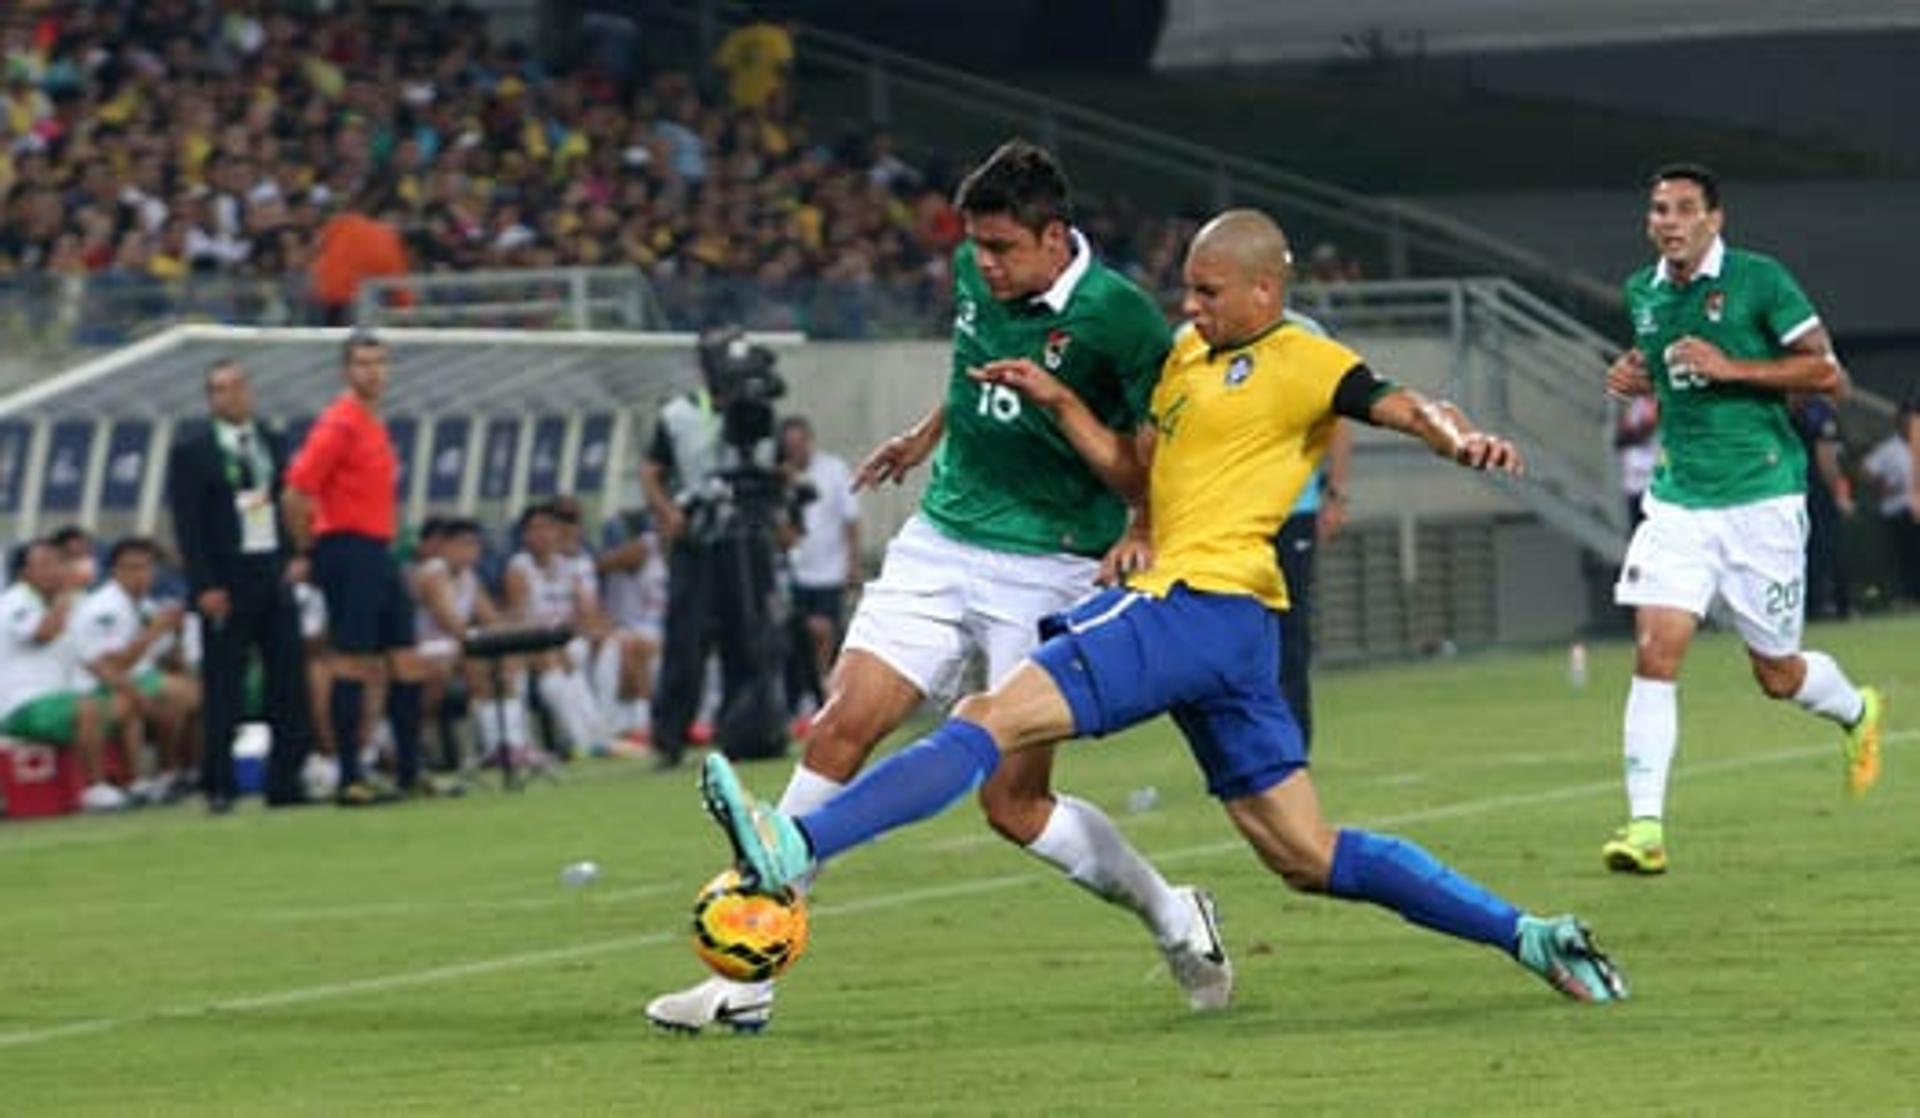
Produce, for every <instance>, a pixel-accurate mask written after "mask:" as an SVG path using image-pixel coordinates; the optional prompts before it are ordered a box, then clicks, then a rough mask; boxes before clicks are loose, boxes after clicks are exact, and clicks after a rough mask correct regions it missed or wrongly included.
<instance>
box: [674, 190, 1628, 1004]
mask: <svg viewBox="0 0 1920 1118" xmlns="http://www.w3.org/2000/svg"><path fill="white" fill-rule="evenodd" d="M1291 263H1292V257H1291V255H1290V253H1289V252H1288V249H1287V242H1286V238H1285V237H1284V236H1283V235H1282V233H1281V231H1280V229H1279V227H1278V226H1276V225H1275V224H1274V223H1273V221H1272V220H1271V219H1269V218H1268V217H1266V216H1265V215H1264V214H1261V213H1259V212H1257V211H1253V210H1233V211H1229V212H1228V213H1225V214H1222V215H1220V216H1219V217H1217V218H1215V219H1214V220H1213V221H1211V222H1209V223H1208V224H1207V225H1206V226H1205V227H1204V228H1202V229H1201V230H1200V232H1199V234H1198V235H1196V236H1195V238H1194V241H1193V244H1192V246H1191V248H1190V249H1189V251H1188V254H1187V260H1186V269H1185V275H1186V288H1187V293H1186V299H1185V302H1184V304H1183V309H1184V311H1185V313H1186V315H1187V317H1188V319H1189V320H1190V321H1189V324H1188V325H1187V326H1185V327H1183V328H1182V329H1181V331H1180V332H1179V334H1178V335H1177V336H1176V337H1175V339H1174V346H1173V351H1172V353H1170V354H1169V355H1168V357H1167V360H1166V364H1165V365H1164V367H1163V368H1162V370H1161V375H1160V381H1159V384H1158V386H1157V387H1156V388H1155V390H1154V394H1153V399H1152V403H1151V416H1152V420H1153V423H1152V425H1151V426H1150V427H1149V428H1147V430H1146V432H1145V433H1144V434H1143V435H1142V436H1140V437H1139V438H1137V439H1123V438H1121V437H1120V436H1117V435H1115V436H1112V437H1110V438H1109V439H1107V440H1106V446H1105V451H1106V453H1109V454H1111V455H1114V456H1115V457H1122V456H1128V455H1132V456H1135V457H1136V458H1137V459H1138V460H1140V462H1141V463H1142V464H1143V465H1145V466H1147V468H1148V469H1149V471H1150V472H1149V475H1148V487H1147V501H1146V508H1145V511H1144V515H1143V516H1139V517H1136V520H1135V523H1134V525H1133V527H1132V529H1131V530H1130V532H1129V534H1128V537H1127V538H1126V540H1125V541H1123V542H1122V543H1121V544H1120V545H1118V546H1117V547H1116V548H1115V550H1114V551H1113V552H1112V553H1111V554H1110V555H1109V557H1108V559H1109V566H1110V567H1111V568H1112V569H1113V570H1114V571H1116V572H1117V573H1119V574H1121V575H1122V576H1123V577H1124V584H1123V585H1121V586H1117V587H1114V588H1112V589H1108V590H1105V591H1103V592H1101V593H1099V594H1097V595H1095V596H1093V597H1092V598H1090V599H1088V600H1087V601H1085V602H1084V603H1082V604H1080V605H1077V606H1075V607H1074V608H1072V609H1070V610H1067V611H1066V612H1064V613H1061V614H1057V615H1055V616H1053V617H1050V618H1048V619H1047V621H1046V622H1045V623H1044V625H1043V632H1044V633H1046V634H1048V636H1047V640H1046V641H1045V642H1044V643H1043V644H1042V645H1041V646H1040V647H1039V648H1038V649H1037V650H1036V651H1035V652H1034V653H1033V654H1032V655H1030V656H1029V657H1028V658H1027V659H1026V660H1025V661H1023V662H1022V663H1021V664H1020V666H1019V667H1017V668H1016V669H1014V671H1013V672H1012V673H1011V674H1009V675H1008V676H1007V677H1006V678H1005V679H1004V680H1002V681H1001V682H1000V683H999V684H998V685H997V686H995V687H994V688H993V690H992V691H990V692H988V693H986V694H977V695H972V696H969V697H967V698H966V699H964V700H962V701H961V702H960V704H959V705H958V706H957V707H955V708H954V713H953V717H951V718H949V719H948V720H947V721H946V722H945V723H944V724H942V725H941V726H940V727H939V728H938V729H936V730H935V731H934V732H933V733H931V734H929V735H928V736H927V737H925V738H922V739H920V740H919V741H918V742H916V743H914V744H913V745H911V746H909V747H908V748H906V749H904V750H902V751H900V752H899V753H896V754H894V755H893V756H891V757H889V758H888V759H887V760H885V761H883V762H881V763H880V764H878V765H876V766H874V767H873V768H871V769H869V770H868V771H867V772H866V774H865V775H863V776H862V777H860V779H859V780H857V781H855V782H854V783H852V784H851V785H849V786H848V787H847V789H846V790H845V791H844V792H842V793H841V794H839V795H838V796H836V797H834V798H833V799H831V800H829V801H828V802H827V803H826V804H825V805H824V806H822V807H820V808H818V809H816V810H814V811H812V812H809V813H807V814H805V815H802V816H800V817H798V818H793V817H790V816H788V815H786V814H783V813H781V812H780V811H778V810H775V809H772V808H769V807H767V806H766V805H764V804H761V803H759V802H757V801H755V800H754V799H752V798H751V797H750V796H748V795H747V793H746V792H745V791H744V790H743V788H742V787H741V785H740V782H739V779H738V777H737V776H736V774H735V773H734V771H733V768H732V766H730V765H729V764H728V763H727V761H726V759H725V758H724V757H720V756H717V755H716V756H712V757H709V758H708V759H707V762H706V767H705V769H704V771H703V773H702V784H701V792H702V795H703V797H704V798H705V800H706V804H707V808H708V810H709V811H710V812H711V813H712V814H713V816H714V818H715V819H716V820H717V821H718V822H719V823H720V825H721V827H722V829H723V830H725V832H726V833H727V837H728V839H729V840H730V841H731V842H732V844H733V848H734V853H735V855H736V858H737V860H738V863H739V866H740V869H741V871H742V872H743V873H744V874H747V875H750V876H751V877H752V878H753V879H755V880H757V881H758V882H759V884H760V885H761V886H762V887H764V888H770V889H777V888H780V887H782V886H784V885H786V884H787V883H789V882H791V881H794V880H796V879H798V878H801V877H802V876H804V875H806V874H808V873H811V872H813V871H814V870H815V868H817V867H818V866H820V865H821V864H822V863H824V862H826V861H828V860H830V859H832V858H834V857H836V856H837V855H840V854H842V853H844V852H846V851H848V850H851V849H852V848H854V847H856V846H859V845H861V844H862V843H865V842H867V841H868V840H870V839H873V838H876V837H878V836H879V835H881V834H883V833H885V832H887V831H890V830H893V829H894V828H897V827H901V826H904V825H906V824H908V823H912V822H915V821H917V820H920V819H924V818H926V817H928V816H931V815H933V814H935V813H937V812H939V811H941V810H942V809H944V808H945V807H947V806H948V805H949V804H951V803H953V801H954V800H956V799H958V798H960V797H961V796H963V795H965V794H966V792H967V791H968V790H969V789H971V788H973V787H975V786H976V785H978V784H979V783H980V782H981V781H983V780H986V779H988V778H989V777H991V776H992V775H993V773H994V772H995V771H996V770H997V769H998V768H999V766H1000V765H1001V763H1002V758H1003V757H1007V756H1009V755H1017V754H1019V753H1020V752H1021V751H1023V750H1029V749H1034V748H1039V747H1044V746H1049V745H1052V744H1054V743H1056V742H1060V741H1064V740H1067V739H1070V738H1088V737H1100V736H1104V735H1106V734H1110V733H1114V732H1115V731H1118V730H1123V729H1125V728H1127V727H1129V726H1133V725H1136V724H1138V723H1140V722H1143V721H1145V720H1147V719H1149V718H1152V717H1154V716H1155V715H1158V714H1161V713H1163V712H1164V713H1168V714H1171V715H1172V716H1173V719H1174V721H1175V723H1177V724H1178V725H1179V727H1180V730H1181V733H1182V734H1184V735H1185V737H1186V739H1187V743H1188V745H1189V746H1190V747H1191V748H1192V750H1193V755H1194V759H1195V760H1196V761H1197V762H1199V765H1200V768H1201V770H1202V771H1203V772H1204V773H1205V774H1206V779H1207V788H1208V791H1210V792H1211V793H1212V794H1213V795H1214V796H1215V797H1217V798H1218V799H1219V800H1220V801H1221V803H1222V804H1223V805H1224V807H1225V808H1226V813H1227V817H1228V818H1229V819H1230V820H1232V821H1233V824H1234V826H1235V827H1236V828H1237V829H1238V830H1239V831H1240V833H1241V835H1242V836H1244V837H1245V838H1246V840H1247V842H1248V844H1249V845H1250V846H1252V847H1253V850H1254V852H1255V853H1256V854H1257V855H1258V856H1259V857H1260V860H1261V861H1262V862H1264V863H1265V864H1266V865H1267V866H1268V868H1270V869H1272V870H1273V871H1274V872H1275V873H1277V874H1279V875H1280V876H1281V877H1282V878H1283V879H1284V880H1285V881H1286V883H1287V884H1288V885H1290V886H1292V887H1293V888H1295V889H1298V890H1301V891H1304V892H1310V893H1325V894H1328V895H1330V896H1334V897H1339V898H1342V899H1345V900H1355V901H1367V902H1370V903H1373V904H1377V905H1380V906H1382V907H1385V908H1389V909H1392V910H1393V911H1395V912H1398V913H1400V914H1401V915H1402V916H1404V917H1405V918H1406V919H1408V920H1410V921H1412V922H1413V923H1416V924H1419V925H1422V926H1423V927H1427V928H1431V929H1433V930H1435V931H1439V932H1442V933H1445V934H1447V935H1451V936H1454V937H1457V938H1459V939H1464V940H1469V941H1472V942H1476V943H1482V944H1485V945H1487V946H1489V947H1492V948H1495V949H1497V950H1499V951H1501V952H1503V953H1505V954H1507V955H1509V956H1510V957H1512V958H1513V959H1515V960H1516V961H1518V962H1519V963H1520V964H1521V965H1522V966H1523V967H1525V968H1526V969H1528V970H1530V971H1532V972H1534V973H1535V974H1537V975H1539V976H1540V977H1542V978H1543V979H1545V980H1546V981H1547V982H1548V983H1549V984H1551V985H1552V986H1553V987H1554V988H1555V989H1557V990H1558V991H1560V992H1561V993H1562V994H1565V995H1566V996H1568V997H1570V998H1574V999H1577V1000H1580V1001H1590V1002H1602V1001H1613V1000H1617V999H1620V998H1624V997H1625V996H1626V993H1627V989H1626V983H1625V980H1624V979H1623V978H1622V976H1621V975H1620V973H1619V971H1618V970H1616V969H1615V968H1614V966H1613V964H1612V963H1611V962H1610V961H1608V960H1607V958H1606V957H1605V956H1604V955H1602V954H1601V953H1600V952H1599V950H1598V949H1597V948H1596V947H1595V946H1594V943H1593V940H1592V937H1591V936H1590V934H1589V933H1588V931H1587V929H1586V927H1585V925H1583V924H1581V923H1580V922H1579V921H1578V920H1576V919H1574V918H1573V917H1571V916H1560V917H1554V918H1551V919H1541V918H1539V917H1535V916H1531V915H1528V914H1526V913H1523V912H1522V911H1521V910H1520V909H1518V908H1516V907H1515V906H1514V905H1512V904H1510V903H1508V902H1507V901H1505V900H1503V899H1501V898H1500V897H1498V896H1495V895H1494V894H1493V893H1491V892H1489V891H1488V890H1487V889H1485V888H1483V887H1481V886H1480V885H1477V884H1475V883H1474V882H1472V881H1470V880H1468V879H1467V878H1465V877H1463V876H1462V875H1461V874H1459V873H1458V872H1457V871H1455V870H1453V869H1452V868H1450V867H1448V866H1446V865H1445V864H1443V863H1441V862H1440V861H1439V860H1437V859H1436V858H1434V857H1433V855H1431V854H1429V853H1428V852H1427V851H1425V850H1423V849H1422V848H1420V847H1419V846H1416V845H1414V844H1413V843H1411V842H1408V841H1407V840H1405V839H1400V838H1394V837H1391V836H1387V835H1379V834H1374V833H1371V832H1368V831H1363V830H1358V829H1353V828H1347V829H1341V830H1336V829H1334V828H1333V827H1331V826H1329V825H1328V824H1327V822H1326V821H1325V820H1324V819H1323V818H1322V816H1321V814H1320V802H1319V797H1318V795H1317V794H1316V793H1315V791H1314V786H1313V779H1312V777H1311V776H1310V775H1309V774H1308V771H1307V758H1306V750H1305V748H1304V747H1303V744H1302V742H1301V738H1300V728H1299V725H1298V723H1297V722H1296V721H1295V720H1294V717H1293V713H1292V711H1290V710H1289V709H1288V707H1287V704H1286V700H1285V699H1284V697H1283V696H1282V695H1281V692H1280V688H1279V684H1278V676H1279V670H1278V660H1279V655H1280V624H1279V611H1282V610H1285V609H1286V608H1287V590H1286V586H1285V583H1284V581H1283V580H1282V579H1281V577H1280V574H1279V572H1278V570H1277V569H1276V568H1275V566H1274V562H1273V545H1272V540H1273V534H1274V531H1275V530H1276V529H1277V528H1278V527H1279V526H1280V521H1281V520H1282V519H1284V518H1285V517H1286V515H1287V512H1288V510H1289V509H1290V508H1291V507H1292V505H1293V502H1294V499H1295V498H1296V497H1297V496H1298V495H1299V491H1300V488H1301V486H1303V485H1304V484H1305V483H1306V480H1307V478H1308V477H1309V476H1310V475H1311V474H1312V472H1313V470H1314V468H1315V466H1316V465H1317V464H1318V462H1319V460H1320V458H1321V456H1322V454H1323V453H1324V452H1325V450H1326V445H1327V440H1328V437H1329V434H1330V432H1331V430H1332V428H1333V425H1334V421H1335V418H1336V417H1340V416H1344V417H1347V418H1350V419H1354V420H1357V421H1359V422H1362V423H1368V424H1372V425H1375V426H1379V427H1386V428H1390V429H1392V430H1395V431H1399V432H1401V433H1403V434H1407V435H1410V436H1412V437H1414V438H1416V439H1419V440H1420V441H1421V442H1424V443H1425V444H1427V446H1429V447H1431V448H1432V449H1433V451H1434V452H1435V453H1436V454H1438V455H1440V456H1442V457H1444V458H1448V459H1451V460H1452V461H1453V462H1455V463H1457V464H1458V465H1461V466H1464V467H1466V468H1467V469H1471V470H1488V471H1498V472H1504V473H1512V474H1518V473H1519V472H1520V469H1521V461H1520V455H1519V453H1518V452H1517V451H1516V450H1515V449H1514V447H1513V445H1512V444H1511V443H1509V442H1507V441H1506V440H1504V439H1501V438H1497V437H1494V436H1492V435H1488V434H1485V433H1483V432H1480V431H1477V430H1475V429H1474V428H1473V426H1472V425H1471V424H1470V423H1468V421H1467V419H1466V417H1465V416H1463V415H1462V414H1461V413H1460V411H1459V409H1457V408H1455V407H1453V406H1452V405H1450V404H1446V403H1435V402H1430V401H1428V400H1425V399H1422V398H1421V397H1420V396H1419V395H1418V394H1417V393H1414V392H1412V391H1409V390H1407V389H1404V388H1397V387H1395V386H1393V385H1391V384H1388V383H1386V382H1384V381H1382V380H1380V379H1379V378H1378V377H1376V376H1375V375H1374V373H1373V372H1372V371H1371V370H1370V369H1368V367H1367V365H1366V363H1365V362H1363V361H1362V360H1361V359H1360V357H1359V356H1358V355H1357V354H1355V353H1354V352H1353V351H1351V350H1349V349H1347V348H1346V347H1344V346H1342V345H1340V344H1338V343H1336V342H1333V341H1330V340H1328V339H1325V338H1320V337H1316V336H1314V335H1313V334H1310V333H1308V332H1307V331H1305V330H1302V329H1301V328H1299V327H1298V326H1295V325H1292V324H1289V323H1288V322H1287V321H1286V320H1285V318H1284V317H1283V316H1282V310H1281V308H1282V306H1283V304H1284V302H1285V297H1286V287H1287V281H1288V278H1289V276H1290V273H1291ZM984 375H987V376H988V377H990V378H992V379H994V380H995V381H996V382H997V383H1000V384H1004V385H1007V386H1009V387H1011V388H1013V389H1014V390H1015V391H1017V392H1019V393H1021V395H1022V396H1024V397H1026V398H1028V399H1031V400H1034V401H1036V402H1041V401H1054V402H1055V404H1056V406H1059V407H1061V408H1062V409H1063V414H1064V413H1065V412H1067V411H1070V410H1071V409H1072V407H1073V405H1072V404H1071V403H1070V402H1066V401H1061V400H1059V399H1058V393H1059V389H1058V387H1057V385H1055V384H1054V383H1053V382H1052V381H1051V380H1050V379H1049V378H1048V377H1046V376H1044V375H1042V374H1040V373H1037V372H1036V371H1035V370H1032V369H1025V368H1022V369H1020V370H1018V371H1015V370H1012V369H1007V370H995V369H992V368H989V369H987V370H985V374H984ZM896 849H897V848H896Z"/></svg>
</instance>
